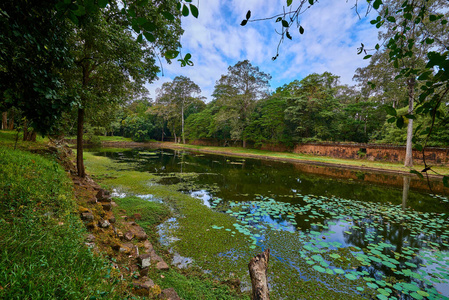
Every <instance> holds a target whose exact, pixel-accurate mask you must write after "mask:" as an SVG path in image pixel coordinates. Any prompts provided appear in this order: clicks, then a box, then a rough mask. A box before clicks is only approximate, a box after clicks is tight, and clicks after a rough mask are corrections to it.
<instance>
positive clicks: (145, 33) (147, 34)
mask: <svg viewBox="0 0 449 300" xmlns="http://www.w3.org/2000/svg"><path fill="white" fill-rule="evenodd" d="M143 35H144V36H145V38H146V39H147V41H149V42H151V43H153V42H155V41H156V38H155V37H154V35H153V34H152V33H150V32H146V31H144V32H143Z"/></svg>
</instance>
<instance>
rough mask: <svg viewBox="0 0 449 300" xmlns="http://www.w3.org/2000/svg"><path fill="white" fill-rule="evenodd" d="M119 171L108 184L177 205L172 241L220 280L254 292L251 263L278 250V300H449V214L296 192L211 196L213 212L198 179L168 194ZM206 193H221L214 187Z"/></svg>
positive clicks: (273, 263)
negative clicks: (192, 193) (263, 253)
mask: <svg viewBox="0 0 449 300" xmlns="http://www.w3.org/2000/svg"><path fill="white" fill-rule="evenodd" d="M212 163H213V162H212ZM114 164H116V163H114ZM111 165H113V164H111ZM111 165H110V166H109V168H110V169H107V170H106V171H107V172H110V174H115V175H114V176H117V177H116V178H106V179H105V181H104V182H106V183H107V184H110V185H111V186H120V187H121V188H122V189H128V191H134V192H137V193H145V194H148V193H151V194H153V195H155V196H157V197H160V198H161V199H164V200H165V201H166V203H169V204H171V205H172V206H173V207H174V208H175V210H176V211H177V212H178V213H179V217H178V219H177V221H178V224H179V226H178V227H176V228H173V230H172V232H171V233H170V234H172V235H173V236H176V237H177V238H178V239H179V240H176V241H174V242H173V244H172V247H173V248H174V249H175V251H177V252H179V253H180V254H181V255H183V256H188V257H191V258H193V259H194V261H195V263H196V264H198V265H199V266H201V267H202V268H203V269H204V270H208V271H210V272H211V273H212V274H214V275H215V276H217V277H218V278H220V279H225V278H227V277H230V276H231V273H233V274H235V275H236V276H238V277H239V278H241V280H242V281H243V283H244V286H245V285H246V286H248V284H249V278H248V275H247V269H246V268H247V264H248V261H249V259H250V258H251V257H252V256H253V255H255V254H256V253H259V252H261V251H262V250H264V249H266V248H269V249H271V253H272V256H271V259H270V264H269V272H270V278H269V282H270V288H271V290H272V297H273V298H274V299H295V298H296V299H298V298H299V299H335V298H341V297H342V296H343V295H344V298H348V299H361V298H366V299H370V298H373V297H374V298H378V299H423V298H424V297H426V298H428V299H448V298H447V296H448V295H449V289H448V285H449V271H448V267H449V257H448V251H447V250H448V249H447V248H448V247H449V240H448V237H449V227H448V219H447V217H448V215H446V214H445V213H432V212H426V213H422V212H417V211H413V210H410V209H404V208H402V206H401V205H393V204H389V203H387V202H385V201H383V203H379V202H375V201H370V202H365V201H355V200H348V199H343V198H340V197H334V196H332V197H325V196H314V195H301V194H299V193H295V192H294V193H292V194H288V195H271V194H270V195H268V196H264V195H250V194H239V197H240V198H239V199H242V197H243V196H244V198H245V199H247V200H245V201H238V202H236V201H230V199H221V198H218V197H214V196H210V197H208V200H204V199H203V201H205V202H206V204H208V206H205V205H203V203H202V202H201V201H200V200H198V199H193V198H192V197H190V196H188V195H185V194H181V193H180V192H178V190H186V189H187V188H188V190H190V191H192V190H196V191H198V190H199V188H200V187H199V186H198V184H196V185H193V184H192V185H190V186H189V185H188V184H187V185H186V182H188V176H185V177H184V178H183V180H182V184H175V185H170V186H160V185H154V181H155V180H156V178H160V177H157V176H156V175H151V174H149V173H144V172H136V171H130V170H129V169H128V170H127V171H126V172H125V173H126V174H127V175H126V176H124V177H126V178H122V175H118V173H120V174H121V173H122V172H117V173H114V172H115V171H114V170H113V169H114V168H117V167H119V166H120V165H123V164H117V165H115V166H114V167H111ZM192 166H193V165H192ZM120 168H121V169H122V170H125V169H126V168H125V167H123V166H121V167H120ZM128 175H130V176H133V177H132V178H133V179H132V180H131V179H130V178H129V177H128ZM164 175H166V174H164ZM172 175H173V174H171V175H170V176H172ZM178 175H179V174H176V176H178ZM191 177H192V178H194V177H195V176H191ZM149 182H153V185H151V184H149ZM215 188H218V187H215ZM201 189H204V190H205V191H208V192H209V195H211V193H210V189H208V187H204V186H203V187H201ZM206 193H207V192H206ZM198 195H199V194H198ZM274 197H276V200H275V199H274ZM433 197H434V198H435V199H436V200H437V201H439V202H441V203H446V202H448V200H447V197H443V196H437V195H433ZM281 199H290V200H286V201H285V202H282V201H281ZM287 201H288V202H287ZM209 207H210V208H211V209H210V208H209ZM355 245H358V246H355ZM440 293H442V294H440Z"/></svg>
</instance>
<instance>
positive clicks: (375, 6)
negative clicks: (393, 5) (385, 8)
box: [373, 0, 382, 9]
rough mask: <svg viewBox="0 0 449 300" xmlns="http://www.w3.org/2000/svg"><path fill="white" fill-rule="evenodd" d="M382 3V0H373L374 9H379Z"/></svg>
mask: <svg viewBox="0 0 449 300" xmlns="http://www.w3.org/2000/svg"><path fill="white" fill-rule="evenodd" d="M381 4H382V0H375V1H374V3H373V8H374V9H379V7H380V5H381Z"/></svg>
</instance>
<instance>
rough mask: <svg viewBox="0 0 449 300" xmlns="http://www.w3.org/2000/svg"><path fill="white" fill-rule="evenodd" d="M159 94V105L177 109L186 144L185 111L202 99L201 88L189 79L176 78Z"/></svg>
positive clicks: (164, 86)
mask: <svg viewBox="0 0 449 300" xmlns="http://www.w3.org/2000/svg"><path fill="white" fill-rule="evenodd" d="M157 93H158V96H157V98H156V101H157V103H159V104H165V105H173V106H174V107H175V110H177V111H178V115H179V116H180V117H181V118H180V119H181V136H182V143H183V144H185V143H186V141H185V134H184V119H185V110H186V108H187V107H189V106H190V105H191V104H193V103H194V102H195V100H199V99H200V97H199V94H200V93H201V89H200V87H199V86H198V85H197V84H196V83H194V82H193V81H192V80H190V78H188V77H185V76H176V77H175V78H174V79H173V81H172V82H165V83H164V84H163V85H162V87H161V88H160V89H159V90H158V92H157Z"/></svg>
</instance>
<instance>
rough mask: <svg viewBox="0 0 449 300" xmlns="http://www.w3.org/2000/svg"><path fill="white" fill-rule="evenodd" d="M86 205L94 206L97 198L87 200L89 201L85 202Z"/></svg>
mask: <svg viewBox="0 0 449 300" xmlns="http://www.w3.org/2000/svg"><path fill="white" fill-rule="evenodd" d="M87 203H89V204H95V203H97V198H89V200H87Z"/></svg>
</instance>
